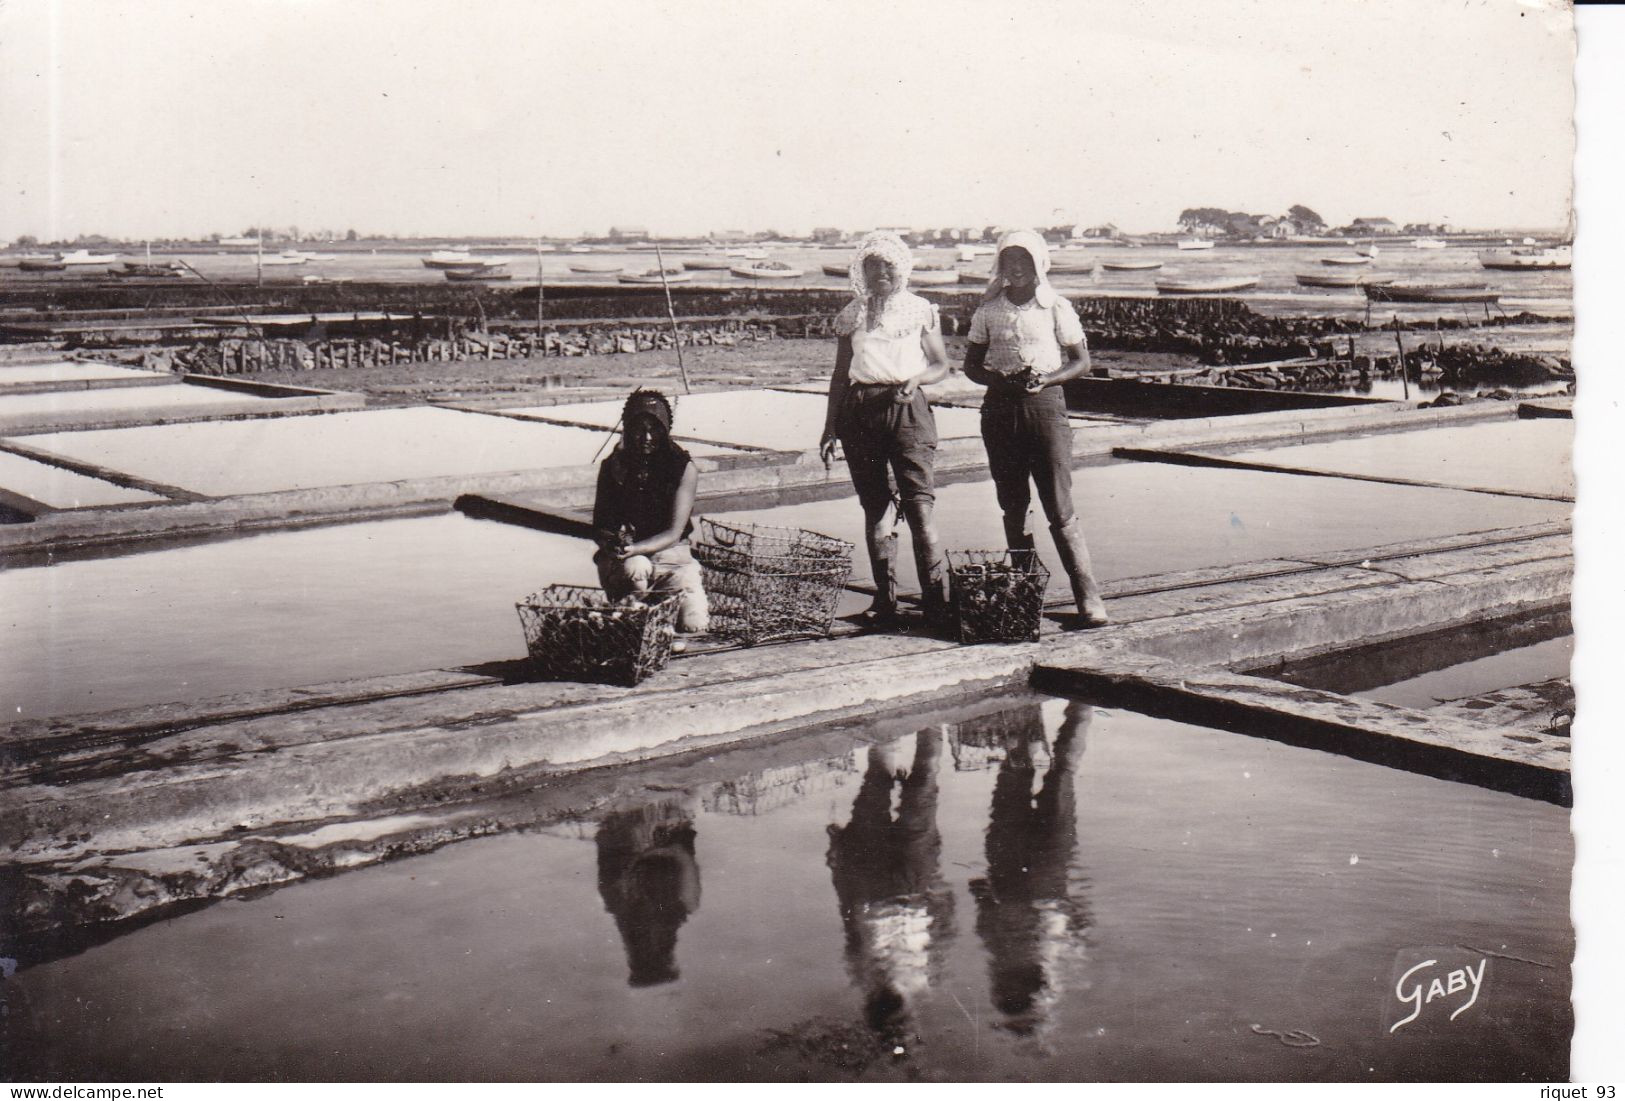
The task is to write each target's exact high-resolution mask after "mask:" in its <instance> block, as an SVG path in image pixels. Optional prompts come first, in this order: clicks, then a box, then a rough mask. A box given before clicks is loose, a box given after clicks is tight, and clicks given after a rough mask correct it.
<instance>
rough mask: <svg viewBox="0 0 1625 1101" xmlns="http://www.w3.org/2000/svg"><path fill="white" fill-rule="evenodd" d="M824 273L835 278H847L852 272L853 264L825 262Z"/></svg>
mask: <svg viewBox="0 0 1625 1101" xmlns="http://www.w3.org/2000/svg"><path fill="white" fill-rule="evenodd" d="M824 274H825V275H828V276H831V277H832V278H835V279H845V278H846V277H847V276H849V275H851V274H852V266H851V265H850V264H825V265H824Z"/></svg>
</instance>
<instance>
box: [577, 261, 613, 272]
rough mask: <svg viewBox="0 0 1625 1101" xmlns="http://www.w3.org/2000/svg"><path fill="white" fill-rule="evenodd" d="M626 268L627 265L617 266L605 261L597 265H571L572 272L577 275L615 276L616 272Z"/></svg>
mask: <svg viewBox="0 0 1625 1101" xmlns="http://www.w3.org/2000/svg"><path fill="white" fill-rule="evenodd" d="M624 266H625V265H623V264H615V263H608V262H605V261H600V262H598V263H596V264H591V263H578V264H571V265H570V270H571V271H573V272H575V273H576V274H577V275H614V274H615V273H616V272H618V271H620V270H621V268H622V267H624Z"/></svg>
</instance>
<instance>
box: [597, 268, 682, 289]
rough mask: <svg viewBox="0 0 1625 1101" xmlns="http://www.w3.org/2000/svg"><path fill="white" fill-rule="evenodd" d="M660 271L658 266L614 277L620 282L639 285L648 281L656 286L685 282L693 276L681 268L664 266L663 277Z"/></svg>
mask: <svg viewBox="0 0 1625 1101" xmlns="http://www.w3.org/2000/svg"><path fill="white" fill-rule="evenodd" d="M661 271H662V269H660V268H650V269H649V270H648V271H640V272H633V273H630V274H627V275H617V276H616V277H615V278H616V279H619V280H620V281H621V282H622V283H633V284H637V285H640V286H641V285H644V284H648V283H653V284H655V285H657V286H663V285H665V284H667V283H687V282H689V281H691V280H692V279H693V278H694V273H693V272H691V271H684V270H683V269H682V268H666V269H664V271H665V275H664V277H662V275H661Z"/></svg>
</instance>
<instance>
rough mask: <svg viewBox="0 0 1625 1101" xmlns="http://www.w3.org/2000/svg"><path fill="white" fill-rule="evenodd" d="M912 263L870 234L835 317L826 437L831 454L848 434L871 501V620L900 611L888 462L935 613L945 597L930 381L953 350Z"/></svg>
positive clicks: (824, 447)
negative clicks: (914, 278) (914, 279)
mask: <svg viewBox="0 0 1625 1101" xmlns="http://www.w3.org/2000/svg"><path fill="white" fill-rule="evenodd" d="M913 267H914V257H913V256H912V255H911V254H910V253H909V251H908V246H907V245H905V244H904V243H903V241H902V238H900V237H898V236H897V235H896V234H895V233H883V232H875V233H871V234H869V235H868V236H867V237H865V238H864V239H863V242H862V244H860V245H859V246H858V254H857V256H855V257H854V258H853V260H852V267H851V276H850V277H851V281H852V301H851V302H848V303H847V304H846V306H845V308H843V309H842V310H841V312H840V313H839V314H837V315H836V318H835V332H836V335H837V336H839V337H840V343H839V344H838V345H837V347H836V352H835V377H834V378H833V379H832V380H831V382H830V386H829V408H828V411H827V412H826V414H825V416H824V434H823V438H822V440H820V442H819V450H820V451H821V452H822V454H823V456H824V461H825V462H828V461H830V460H831V459H833V458H834V456H835V442H836V441H837V440H839V441H840V443H841V445H842V447H843V448H844V449H845V451H846V465H847V469H848V470H849V471H850V472H851V475H852V485H853V488H855V489H856V490H857V493H858V502H859V503H860V504H861V505H862V506H863V520H864V536H865V541H866V543H867V544H868V548H869V564H870V566H871V567H872V568H873V570H874V578H875V601H874V605H873V606H872V607H871V608H870V609H869V611H868V613H866V614H867V617H868V619H869V620H870V622H873V623H882V622H888V621H891V620H894V619H895V618H896V615H897V590H896V585H897V583H896V576H895V572H894V563H895V562H896V560H897V537H896V535H894V534H893V533H892V531H891V525H890V524H889V523H888V522H887V516H886V513H887V508H888V506H889V505H890V504H891V501H892V489H891V485H890V482H889V480H888V477H887V474H888V470H889V472H890V475H891V477H892V478H894V479H895V480H896V483H897V496H898V498H899V499H900V501H901V506H902V513H903V517H904V519H906V520H907V521H908V527H909V531H910V533H911V534H912V535H913V537H914V562H915V565H916V567H917V568H918V572H919V575H920V590H921V602H922V603H923V605H924V607H925V613H926V617H927V619H932V620H940V617H941V614H942V611H943V608H944V606H945V600H944V598H943V566H942V551H941V548H940V547H939V546H938V543H937V532H936V525H935V524H934V523H933V521H932V512H933V510H934V508H935V506H936V488H935V477H934V467H935V464H936V453H937V424H936V420H935V418H933V417H932V415H931V406H930V405H929V404H928V403H927V402H926V398H925V391H924V390H923V389H922V388H923V387H924V386H926V385H928V384H930V383H933V382H939V381H941V380H942V379H943V378H945V377H946V376H947V374H948V353H947V351H946V350H945V349H944V348H943V345H942V323H941V321H940V320H939V319H938V317H937V308H936V306H934V305H932V304H931V303H930V302H927V301H926V300H925V299H923V298H921V297H920V296H919V295H917V294H912V293H910V292H909V291H907V290H905V289H904V287H905V285H906V284H907V283H908V276H909V272H910V271H911V270H912V269H913Z"/></svg>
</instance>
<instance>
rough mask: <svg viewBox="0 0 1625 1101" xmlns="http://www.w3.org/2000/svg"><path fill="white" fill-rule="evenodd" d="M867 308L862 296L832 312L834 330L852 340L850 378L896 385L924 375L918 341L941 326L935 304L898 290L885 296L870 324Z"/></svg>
mask: <svg viewBox="0 0 1625 1101" xmlns="http://www.w3.org/2000/svg"><path fill="white" fill-rule="evenodd" d="M867 312H868V310H867V307H866V306H865V304H864V302H863V301H862V300H861V299H853V300H852V301H851V302H848V303H847V304H846V306H845V307H844V308H843V309H842V310H841V312H840V313H838V314H836V315H835V332H836V334H837V335H839V336H844V337H848V338H850V339H851V341H852V366H851V368H850V378H851V380H852V381H853V382H857V383H871V384H874V383H878V384H882V385H896V384H898V383H903V382H908V381H909V380H910V379H914V378H918V377H919V376H920V375H923V374H924V373H925V372H926V371H927V370H928V369H929V367H930V365H929V364H928V363H927V362H926V358H925V348H924V347H923V346H922V345H921V343H920V341H921V338H922V337H924V336H925V334H927V333H934V332H939V331H940V330H941V328H942V321H941V319H940V318H939V317H938V315H937V307H936V306H935V305H933V304H932V303H930V302H928V301H926V300H925V299H923V298H921V297H920V296H919V295H917V294H911V293H909V292H908V291H899V292H898V293H897V294H894V295H892V296H891V297H890V298H889V299H887V300H886V305H885V308H884V309H883V310H882V311H881V314H880V318H879V323H878V324H876V325H874V326H873V327H871V326H870V325H869V323H868V319H867V317H866V315H867Z"/></svg>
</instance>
